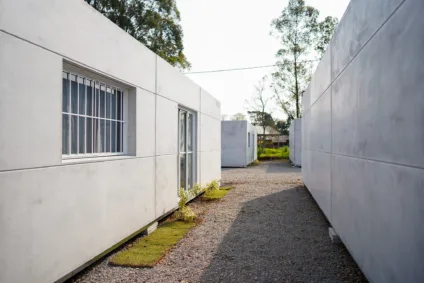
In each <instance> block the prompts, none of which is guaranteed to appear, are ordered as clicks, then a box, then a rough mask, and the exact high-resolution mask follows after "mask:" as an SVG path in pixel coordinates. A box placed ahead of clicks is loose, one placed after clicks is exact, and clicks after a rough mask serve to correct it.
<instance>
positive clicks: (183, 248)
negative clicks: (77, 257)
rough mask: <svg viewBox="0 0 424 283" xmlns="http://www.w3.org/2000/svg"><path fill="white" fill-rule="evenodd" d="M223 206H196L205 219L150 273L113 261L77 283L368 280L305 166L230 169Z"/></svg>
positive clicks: (269, 164)
mask: <svg viewBox="0 0 424 283" xmlns="http://www.w3.org/2000/svg"><path fill="white" fill-rule="evenodd" d="M222 179H223V183H224V184H231V185H233V190H231V191H230V192H229V193H228V195H227V196H226V197H225V198H224V199H223V200H222V201H219V202H213V203H207V204H206V203H204V202H200V201H195V202H194V203H192V204H191V206H192V207H193V208H194V210H195V211H197V212H198V213H200V214H203V218H204V222H203V223H202V224H200V225H199V226H197V227H196V228H194V229H193V230H191V231H190V232H189V233H188V235H187V237H185V238H184V239H183V240H181V241H180V242H179V243H178V245H177V246H176V247H175V249H173V250H172V251H171V252H170V253H169V254H168V255H166V256H165V257H164V259H163V260H162V261H161V262H160V263H159V264H158V265H157V266H156V267H154V268H151V269H134V268H121V267H112V266H108V265H107V261H108V259H107V258H106V259H105V260H103V261H102V262H100V263H99V264H97V265H96V266H94V267H93V268H91V269H89V270H87V271H86V272H85V273H83V274H81V275H79V276H78V277H77V278H74V279H72V280H71V282H190V283H191V282H366V280H365V278H364V277H363V275H362V273H361V271H360V270H359V269H358V267H357V266H356V264H355V262H354V261H353V260H352V258H351V257H350V255H349V254H348V253H347V251H346V250H345V248H344V247H343V246H342V245H334V244H332V243H331V241H330V238H329V236H328V223H327V221H326V219H325V217H324V216H323V214H322V213H321V211H320V210H319V208H318V206H317V205H316V203H315V202H314V201H313V199H312V197H311V196H310V194H309V193H308V192H307V191H306V190H305V189H304V188H303V187H302V186H301V177H300V169H297V168H292V167H290V166H289V165H288V164H287V163H282V162H264V163H262V164H261V165H259V166H255V167H249V168H245V169H224V170H223V172H222Z"/></svg>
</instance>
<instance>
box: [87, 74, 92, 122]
mask: <svg viewBox="0 0 424 283" xmlns="http://www.w3.org/2000/svg"><path fill="white" fill-rule="evenodd" d="M91 84H92V83H91V81H90V80H86V85H87V115H88V116H93V88H92V87H91Z"/></svg>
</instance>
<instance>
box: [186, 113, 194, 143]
mask: <svg viewBox="0 0 424 283" xmlns="http://www.w3.org/2000/svg"><path fill="white" fill-rule="evenodd" d="M187 123H188V126H187V135H188V140H187V151H193V114H190V113H188V116H187Z"/></svg>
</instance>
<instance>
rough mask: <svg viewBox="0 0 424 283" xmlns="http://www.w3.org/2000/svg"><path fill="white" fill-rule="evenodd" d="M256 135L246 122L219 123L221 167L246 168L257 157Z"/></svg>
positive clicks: (253, 128)
mask: <svg viewBox="0 0 424 283" xmlns="http://www.w3.org/2000/svg"><path fill="white" fill-rule="evenodd" d="M257 137H258V136H257V133H256V129H255V127H254V126H253V125H252V124H250V123H249V122H247V121H222V122H221V162H222V163H221V166H222V167H246V166H247V165H249V164H250V163H252V162H253V161H255V160H256V159H257V158H258V157H257Z"/></svg>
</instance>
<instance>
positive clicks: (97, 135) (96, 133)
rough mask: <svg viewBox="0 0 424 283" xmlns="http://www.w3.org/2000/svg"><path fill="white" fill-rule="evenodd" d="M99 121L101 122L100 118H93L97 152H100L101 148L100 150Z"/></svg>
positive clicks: (94, 149)
mask: <svg viewBox="0 0 424 283" xmlns="http://www.w3.org/2000/svg"><path fill="white" fill-rule="evenodd" d="M99 123H100V121H99V119H93V152H94V153H97V152H100V150H99V148H100V147H99V144H98V143H99V136H100V133H99V129H100V128H99Z"/></svg>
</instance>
